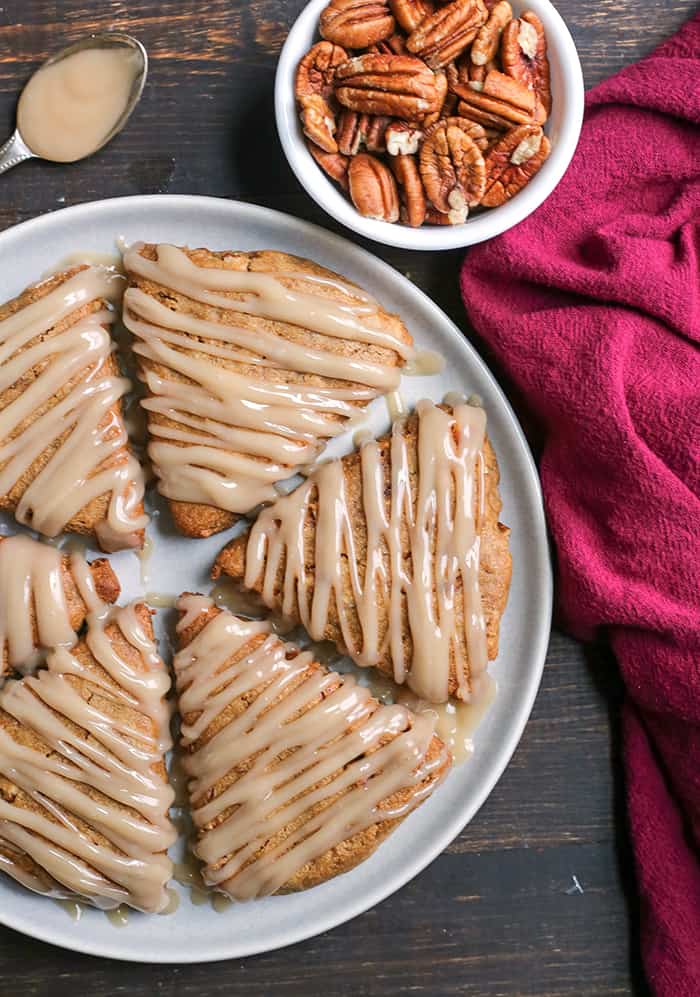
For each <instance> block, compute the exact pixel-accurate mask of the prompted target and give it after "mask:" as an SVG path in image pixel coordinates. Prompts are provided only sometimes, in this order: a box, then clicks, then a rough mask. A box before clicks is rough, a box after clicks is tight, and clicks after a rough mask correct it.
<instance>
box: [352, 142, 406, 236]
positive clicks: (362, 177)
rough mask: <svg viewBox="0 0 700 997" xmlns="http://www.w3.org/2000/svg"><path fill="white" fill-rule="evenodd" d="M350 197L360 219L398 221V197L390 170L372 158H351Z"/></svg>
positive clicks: (361, 154)
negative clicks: (360, 216)
mask: <svg viewBox="0 0 700 997" xmlns="http://www.w3.org/2000/svg"><path fill="white" fill-rule="evenodd" d="M348 180H349V182H350V197H351V198H352V203H353V204H354V205H355V207H356V208H357V210H358V211H359V213H360V214H361V215H362V216H363V218H374V219H376V220H377V221H382V222H395V221H398V217H399V194H398V190H397V188H396V181H395V180H394V177H393V174H392V172H391V170H390V169H389V168H388V167H387V166H385V165H384V163H382V162H381V160H379V159H376V158H375V157H374V156H369V155H367V153H366V152H361V153H360V155H359V156H353V158H352V159H351V160H350V167H349V169H348Z"/></svg>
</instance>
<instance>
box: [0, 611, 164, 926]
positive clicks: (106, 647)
mask: <svg viewBox="0 0 700 997" xmlns="http://www.w3.org/2000/svg"><path fill="white" fill-rule="evenodd" d="M112 625H114V626H115V627H116V628H117V630H118V631H119V632H121V634H122V635H123V637H124V638H125V639H126V641H127V642H128V643H129V644H130V645H131V646H132V647H133V648H135V649H136V650H137V651H138V652H139V654H140V656H141V659H142V663H143V665H144V666H145V667H143V668H142V669H141V670H139V669H138V668H137V667H135V666H134V665H133V664H131V663H130V662H129V661H127V660H126V658H125V657H123V656H122V655H121V654H120V653H119V650H118V647H117V644H116V642H115V640H114V637H113V635H112V633H111V629H110V628H111V627H112ZM85 640H86V645H87V647H88V649H89V650H90V652H91V654H92V655H93V657H94V658H95V660H96V662H97V663H98V665H99V666H101V668H102V669H103V670H104V674H102V673H101V672H100V671H99V670H97V671H95V670H94V669H93V667H90V666H89V665H87V664H85V663H84V662H83V661H82V660H81V658H80V657H79V656H78V655H77V654H76V653H74V652H73V651H71V650H70V649H68V648H65V647H64V648H59V649H57V650H55V651H53V652H52V653H50V654H49V656H48V658H47V667H46V668H45V669H42V670H41V671H39V672H38V673H37V675H36V676H29V677H25V678H24V679H22V680H17V681H10V682H7V683H6V685H5V686H4V688H3V689H2V690H0V711H1V712H0V716H1V715H2V712H4V713H5V714H9V716H11V717H13V718H14V720H15V721H16V722H17V723H18V724H19V725H20V726H21V728H23V729H25V730H26V731H31V732H33V734H34V735H35V736H36V737H37V738H38V739H39V741H40V744H39V745H38V746H36V747H34V746H29V745H24V744H22V743H20V741H19V740H16V739H15V738H14V737H13V736H12V734H11V733H10V732H9V730H8V729H6V728H5V727H4V726H3V725H0V776H1V777H4V778H5V779H6V780H8V781H9V782H10V783H12V784H14V785H16V786H18V787H19V788H20V789H21V790H23V792H24V793H25V794H26V795H27V796H29V797H30V798H31V800H32V801H33V802H34V803H35V804H36V805H37V809H29V808H24V807H21V806H18V805H16V804H13V803H10V802H8V801H7V800H6V799H3V798H2V797H1V796H0V845H4V846H5V847H6V848H7V847H8V846H9V850H10V851H11V852H12V851H14V852H17V851H19V852H24V853H25V854H26V855H28V856H30V857H31V858H32V859H33V860H34V861H35V862H36V863H37V865H39V866H40V867H41V869H42V870H43V872H44V873H45V876H46V878H45V879H44V878H43V877H42V878H39V877H38V876H35V875H34V874H28V873H26V872H25V871H24V870H23V869H22V868H21V865H20V863H19V861H17V862H15V861H13V860H12V859H11V858H10V859H8V858H7V856H3V857H2V859H1V861H0V869H2V870H3V871H5V872H7V873H8V874H9V875H11V876H13V877H14V878H15V879H17V880H18V881H19V882H21V883H23V884H24V885H25V886H28V887H29V888H30V889H33V890H36V891H37V892H39V893H44V894H47V895H49V896H53V897H56V898H64V899H76V898H80V899H84V900H87V901H89V902H91V903H92V904H94V905H95V906H98V907H101V908H103V909H111V908H117V907H119V906H120V905H121V904H124V903H126V904H129V905H130V906H132V907H136V908H138V909H140V910H146V911H159V910H161V909H163V908H164V907H166V906H167V904H168V902H169V899H170V898H169V896H168V894H167V892H166V890H165V885H166V883H167V882H168V880H169V879H170V875H171V871H172V863H171V861H170V859H169V858H168V857H167V855H166V854H165V851H166V849H167V848H168V847H169V846H170V845H171V844H172V843H173V842H174V840H175V838H176V834H175V831H174V828H173V827H172V825H171V823H170V820H169V818H168V808H169V807H170V805H171V804H172V801H173V791H172V789H171V788H170V786H169V785H168V784H167V782H166V781H164V779H163V777H162V775H161V774H159V773H158V772H157V771H156V770H155V767H156V766H157V765H158V764H159V763H160V762H161V761H162V758H163V752H164V751H165V750H167V748H168V747H170V743H171V742H170V735H169V718H170V711H169V708H168V706H167V704H166V703H165V701H164V696H165V694H166V693H167V691H168V688H169V685H170V680H169V678H168V674H167V672H166V669H165V667H164V665H163V662H162V660H161V658H160V657H159V655H158V653H157V651H156V647H155V645H154V643H153V641H151V640H150V638H149V637H148V636H147V635H146V633H145V632H144V629H143V626H142V624H141V622H140V620H139V618H138V614H137V612H136V607H135V606H133V605H132V606H127V607H124V608H114V609H109V610H108V609H106V608H105V607H103V608H102V609H100V610H97V611H95V612H94V613H92V614H91V615H90V617H89V623H88V631H87V635H86V638H85ZM71 677H75V678H77V679H82V680H85V681H86V682H88V683H89V684H90V686H91V692H92V695H91V696H90V698H89V701H88V700H85V699H84V698H83V697H82V696H81V695H80V694H79V693H78V691H77V690H76V689H75V688H74V686H73V684H72V682H71V681H70V678H71ZM98 697H103V698H104V700H105V701H106V702H105V704H104V705H103V704H101V703H100V702H99V698H98ZM124 707H129V708H130V709H131V710H136V711H138V712H139V713H140V714H142V715H143V716H145V717H147V718H148V719H149V720H150V721H151V722H152V724H153V727H154V729H155V735H154V736H152V735H150V734H146V733H144V731H143V730H141V729H139V728H138V727H137V726H135V725H134V724H132V723H130V722H129V721H128V720H125V719H121V718H120V715H119V711H121V710H122V709H123V708H124ZM46 746H48V748H49V749H50V752H49V751H47V748H46ZM91 791H93V795H92V796H91V795H90V792H91ZM98 794H99V795H98ZM123 807H127V808H129V809H128V811H126V812H125V811H124V810H123V809H122V808H123ZM50 817H53V818H54V819H53V820H52V819H50ZM78 821H80V822H82V823H83V824H85V825H87V826H88V827H90V828H92V829H93V830H94V831H95V832H97V833H99V834H100V835H102V836H103V837H104V838H106V839H107V841H108V844H102V843H98V842H97V841H96V840H95V837H94V835H90V834H88V833H87V832H86V831H85V830H84V829H82V828H81V827H80V826H79V823H78Z"/></svg>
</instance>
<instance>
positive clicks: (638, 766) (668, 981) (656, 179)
mask: <svg viewBox="0 0 700 997" xmlns="http://www.w3.org/2000/svg"><path fill="white" fill-rule="evenodd" d="M586 108H587V111H586V118H585V124H584V128H583V133H582V136H581V142H580V145H579V147H578V150H577V152H576V155H575V157H574V160H573V162H572V164H571V167H570V168H569V171H568V173H567V174H566V176H565V177H564V179H563V180H562V181H561V183H560V184H559V186H558V188H557V189H556V191H555V192H554V194H553V195H552V196H551V197H550V198H549V199H548V201H547V202H546V203H545V204H544V205H542V207H540V208H539V210H538V211H536V212H535V213H534V214H533V215H532V216H531V217H530V218H528V219H527V220H526V221H525V222H523V223H522V224H521V225H518V226H517V227H516V228H515V229H513V230H512V231H510V232H508V233H506V234H505V235H503V236H501V237H500V238H498V239H494V240H493V241H491V242H489V243H488V244H485V245H482V246H479V247H476V248H474V249H473V250H471V251H470V252H469V254H468V255H467V258H466V260H465V263H464V267H463V270H462V275H461V284H462V294H463V298H464V303H465V305H466V308H467V312H468V314H469V317H470V319H471V321H472V323H473V325H474V327H475V329H476V330H477V332H478V333H479V335H480V336H481V337H482V338H483V340H484V341H485V342H486V343H488V345H489V347H490V348H491V350H492V352H493V353H494V354H495V355H496V357H497V358H498V360H499V362H500V364H501V366H502V368H503V370H504V371H505V372H506V373H507V375H508V377H509V378H510V379H511V381H512V382H513V384H514V385H515V386H516V387H517V389H518V390H519V393H520V395H521V397H522V399H523V400H524V402H525V407H526V408H528V409H529V411H530V413H531V414H532V416H533V417H534V420H535V422H536V423H537V425H538V428H539V429H541V431H542V435H543V450H542V457H541V464H540V472H541V477H542V487H543V491H544V497H545V505H546V509H547V514H548V518H549V525H550V529H551V532H552V535H553V538H554V543H555V548H556V557H557V574H558V602H559V612H560V615H561V618H562V620H563V621H564V623H565V624H566V625H567V626H568V627H569V628H570V630H571V631H572V632H573V633H574V634H576V635H577V636H578V637H580V638H583V639H587V638H591V637H592V636H593V635H594V634H595V633H596V632H598V631H600V630H601V628H604V629H605V632H606V633H607V635H608V636H609V639H610V641H611V644H612V647H613V649H614V651H615V654H616V656H617V660H618V662H619V664H620V668H621V670H622V674H623V677H624V680H625V685H626V689H627V696H626V701H625V705H624V707H623V730H624V757H625V765H626V774H627V780H626V783H627V796H628V807H629V816H630V826H631V832H632V838H633V845H634V852H635V856H636V865H637V872H638V879H639V890H640V895H641V900H642V912H641V913H642V951H643V954H644V960H645V965H646V971H647V975H648V977H649V980H650V982H651V985H652V987H653V989H654V991H655V993H656V994H657V995H659V997H699V995H700V351H699V349H698V345H699V342H700V270H699V264H700V128H699V127H698V124H699V123H700V15H696V16H695V17H694V18H693V19H692V20H691V21H689V22H688V23H687V24H686V25H685V26H684V27H683V28H682V29H681V31H680V32H679V33H678V34H677V35H675V36H674V37H673V38H671V39H669V40H668V41H667V42H665V43H664V44H663V45H661V46H660V48H658V49H657V50H656V51H655V52H653V53H652V54H651V55H650V56H648V57H647V58H645V59H643V60H642V61H641V62H639V63H637V64H636V65H633V66H629V67H627V68H626V69H624V70H623V71H622V72H620V73H618V74H617V75H616V76H614V77H612V78H611V79H610V80H607V81H606V82H605V83H602V84H601V85H600V86H598V87H596V88H595V89H594V90H593V91H592V92H591V93H590V94H589V95H588V99H587V104H586Z"/></svg>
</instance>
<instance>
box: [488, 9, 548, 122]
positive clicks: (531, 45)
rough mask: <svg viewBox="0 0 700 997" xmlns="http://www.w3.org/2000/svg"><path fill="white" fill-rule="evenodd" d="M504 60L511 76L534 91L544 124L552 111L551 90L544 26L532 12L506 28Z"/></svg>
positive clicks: (540, 117) (537, 117)
mask: <svg viewBox="0 0 700 997" xmlns="http://www.w3.org/2000/svg"><path fill="white" fill-rule="evenodd" d="M501 61H502V62H503V69H504V71H505V72H506V73H507V74H508V75H509V76H512V77H513V79H514V80H518V81H519V82H520V83H523V84H524V85H525V86H527V87H530V89H532V90H534V92H535V94H536V95H537V98H538V106H537V110H536V113H535V119H536V120H537V121H538V122H539V123H540V124H542V123H543V122H544V121H546V120H547V118H548V117H549V113H550V111H551V110H552V90H551V83H550V74H549V59H548V58H547V38H546V36H545V33H544V26H543V24H542V22H541V21H540V19H539V17H538V16H537V15H536V14H533V13H532V11H526V13H524V14H523V15H522V17H521V18H520V19H519V20H516V21H511V22H510V24H508V25H507V26H506V27H505V29H504V31H503V36H502V39H501Z"/></svg>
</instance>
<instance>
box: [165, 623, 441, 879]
mask: <svg viewBox="0 0 700 997" xmlns="http://www.w3.org/2000/svg"><path fill="white" fill-rule="evenodd" d="M221 612H222V610H220V609H218V608H217V607H215V606H212V607H211V608H209V609H207V610H206V611H201V612H200V613H199V614H198V615H197V616H196V618H195V619H194V621H193V622H192V623H191V625H190V626H188V627H187V628H186V629H185V630H182V631H181V632H180V635H179V638H180V639H179V643H180V647H181V648H182V647H187V645H188V644H190V643H191V641H193V640H194V638H195V637H196V636H197V635H198V634H199V633H200V632H201V631H202V630H203V629H204V628H205V627H206V626H207V625H208V624H209V623H210V622H211V620H213V619H214V618H215V617H216V616H218V615H219V614H220V613H221ZM264 640H265V637H264V636H259V637H254V638H253V639H252V640H251V641H249V642H248V643H247V644H246V645H245V646H244V648H242V649H241V650H240V651H238V652H237V653H234V654H232V655H231V656H230V657H229V658H228V659H227V660H226V662H225V663H224V664H223V665H222V666H221V668H219V669H218V670H217V671H216V673H215V674H219V673H220V672H221V671H223V670H224V669H225V668H229V667H230V666H231V665H233V664H235V663H236V662H237V661H240V660H241V659H243V658H244V657H245V656H246V655H248V654H250V653H251V652H252V651H253V650H254V649H255V648H256V647H258V646H259V645H260V644H262V643H263V641H264ZM280 643H281V642H280ZM285 647H286V649H287V654H286V657H287V659H288V660H293V657H294V651H293V650H292V648H293V645H290V644H287V645H285ZM294 650H296V649H294ZM297 653H298V652H297ZM176 664H177V659H176ZM319 670H320V671H321V672H323V673H325V674H329V675H333V676H334V677H335V679H336V681H335V682H334V683H333V684H332V685H330V686H329V687H327V688H326V689H325V690H324V693H323V695H322V696H318V697H317V698H316V699H312V700H309V701H307V702H306V703H305V704H304V706H303V707H302V708H301V709H300V710H299V711H298V713H296V714H295V715H294V716H295V717H297V716H301V715H303V714H304V713H305V712H307V711H308V710H311V709H312V708H313V707H314V706H316V705H317V704H318V703H319V702H321V700H322V699H323V698H326V697H327V696H329V695H331V693H332V691H333V690H334V689H335V688H337V686H338V685H339V684H340V677H339V676H337V675H335V674H334V673H331V672H329V670H328V669H326V668H325V667H324V666H323V665H321V664H319V663H318V662H316V661H312V662H310V663H309V665H308V666H307V667H306V669H305V670H304V671H303V672H302V673H301V674H299V675H298V676H296V677H295V678H294V680H293V681H290V682H288V683H287V684H286V685H285V688H284V693H283V694H282V695H280V696H278V698H277V699H274V700H272V701H271V703H270V704H269V705H267V706H266V707H265V709H264V710H263V711H262V713H261V716H262V715H264V713H266V712H267V710H269V709H272V708H273V707H274V705H275V704H276V703H279V702H280V700H282V699H284V698H285V697H287V696H290V695H292V694H293V692H294V690H295V689H296V688H297V687H298V686H299V685H301V683H302V682H304V680H305V679H306V678H307V677H308V676H309V675H310V674H311V673H315V672H317V671H319ZM228 684H229V683H228V682H224V683H223V684H222V685H221V686H219V687H217V688H216V689H214V690H213V694H219V693H220V692H221V690H222V689H224V688H226V686H227V685H228ZM266 685H267V683H262V684H261V685H260V686H259V687H258V688H256V689H254V690H252V691H250V692H246V693H245V694H244V695H243V696H240V697H238V698H236V699H234V700H233V701H232V702H231V703H230V704H229V705H227V706H226V707H225V708H224V709H223V710H221V712H219V713H218V714H217V715H216V716H215V717H214V719H213V720H212V721H211V723H210V724H209V726H208V727H207V728H206V729H205V730H204V732H203V734H202V735H201V737H200V738H199V739H198V740H197V741H195V742H194V743H192V744H191V745H189V746H188V748H187V749H186V750H187V752H188V754H189V755H190V756H191V757H193V758H194V757H196V754H197V752H198V751H200V750H202V749H204V748H205V746H206V745H207V744H209V743H210V742H211V740H212V738H214V736H215V735H217V734H220V733H221V732H222V731H224V730H225V729H226V728H227V727H228V726H229V724H230V723H231V721H232V720H234V719H235V718H237V717H239V716H240V715H241V714H242V713H244V712H245V711H246V710H247V709H248V708H249V707H250V706H251V704H253V703H255V701H256V699H257V698H258V696H260V695H261V694H262V693H263V692H264V690H265V688H266ZM185 688H186V687H185ZM185 688H178V694H179V695H182V693H183V692H184V691H185ZM370 703H371V706H370V711H369V714H366V715H365V716H364V717H363V718H362V719H361V720H360V721H358V723H357V724H356V725H355V726H361V725H362V723H363V722H366V720H367V718H368V715H372V714H374V712H375V711H376V710H377V709H382V707H381V706H380V704H379V702H377V700H375V699H371V700H370ZM198 716H199V714H192V713H190V714H187V713H185V714H183V722H184V723H185V724H192V723H194V722H196V720H197V717H198ZM409 716H410V721H411V722H412V720H413V716H412V715H411V714H410V713H409ZM347 729H348V732H349V731H350V730H351V729H353V728H352V727H351V726H348V728H347ZM391 740H393V737H392V735H391V734H388V735H385V736H384V737H383V738H382V740H381V742H380V744H379V745H378V747H379V746H381V745H384V744H386V743H388V742H390V741H391ZM283 757H287V755H279V756H278V760H281V758H283ZM441 759H442V761H441V763H440V764H439V765H436V767H435V769H434V770H433V771H431V772H430V773H429V775H428V776H427V777H426V778H424V779H423V780H422V781H420V782H418V783H417V784H416V785H414V786H411V787H407V788H404V789H401V790H399V791H398V792H396V793H394V794H393V795H392V796H390V797H389V798H387V799H385V800H383V801H382V802H381V803H380V804H379V809H382V810H389V809H392V808H396V807H400V806H401V805H402V804H406V803H409V802H410V801H411V799H412V798H413V797H420V802H418V803H417V804H416V805H417V806H420V803H421V802H423V801H424V800H425V799H426V798H427V797H428V796H429V795H430V793H431V791H432V789H433V788H435V787H436V786H437V785H438V783H439V782H440V781H442V779H443V778H444V777H445V775H446V773H447V772H448V770H449V768H450V766H451V763H452V759H451V756H450V754H449V751H448V750H447V749H446V747H445V745H444V744H443V742H442V741H441V740H440V738H439V737H437V735H433V736H432V739H431V741H430V743H429V746H428V749H427V752H426V756H425V760H426V761H427V762H428V763H437V762H438V761H439V760H441ZM251 761H252V759H251V758H247V759H246V760H245V761H244V762H243V763H242V764H241V765H240V766H239V767H238V768H237V769H232V770H230V771H229V772H228V773H227V774H226V776H225V777H224V778H222V779H220V780H219V781H218V782H216V783H215V784H214V785H213V786H212V788H211V790H210V791H209V792H207V793H206V794H204V795H203V796H202V797H201V798H191V799H190V805H191V809H192V810H193V812H195V822H196V810H197V809H198V808H199V807H201V806H202V805H204V804H207V803H209V802H210V801H212V800H215V799H216V798H217V797H219V796H220V795H221V794H222V793H223V792H224V791H225V790H226V789H227V788H229V787H230V786H231V785H233V784H234V783H235V782H236V781H237V779H238V778H239V776H240V775H242V774H243V773H244V772H245V771H247V768H248V766H249V764H250V763H251ZM335 775H337V773H334V774H333V775H331V776H329V777H328V778H327V779H324V780H323V781H322V782H320V783H318V784H316V785H315V786H312V787H310V788H309V790H308V792H312V791H313V790H314V789H316V788H318V786H323V785H326V784H327V783H330V782H331V781H332V780H333V779H334V778H335ZM352 788H353V787H349V788H348V792H349V791H350V789H352ZM304 795H307V794H306V793H305V794H304ZM342 796H343V793H342V792H340V793H336V794H335V795H333V796H329V797H327V798H326V799H324V800H322V801H321V802H319V803H317V804H315V805H314V806H312V807H309V808H308V809H306V810H305V811H304V812H303V813H302V814H301V815H299V816H298V817H297V819H296V820H294V821H293V822H290V823H288V824H287V825H286V826H285V827H284V828H283V829H282V830H281V831H280V832H279V833H278V834H277V835H276V836H273V837H270V838H268V839H267V840H266V842H265V844H264V846H263V847H262V848H261V849H259V850H258V851H257V852H256V853H255V855H254V856H252V858H251V859H250V861H251V862H252V861H254V860H255V859H257V858H259V856H261V855H264V854H266V853H268V852H270V851H272V850H273V849H274V848H276V847H277V846H279V845H280V844H281V842H283V841H284V840H285V839H286V838H287V837H288V836H289V834H291V833H292V832H293V831H295V830H296V829H297V828H299V827H301V826H303V824H304V823H306V822H307V821H308V820H310V819H311V818H312V817H314V816H316V815H317V814H318V813H321V812H323V810H324V809H325V808H326V807H327V806H330V805H331V804H332V803H334V802H335V801H336V800H337V799H339V798H340V797H342ZM302 798H303V797H302ZM414 809H415V807H414ZM231 813H235V811H232V810H231V809H230V808H229V809H228V810H224V811H223V812H222V814H221V815H220V817H219V818H218V819H216V820H214V821H212V822H211V823H209V824H205V825H204V826H203V827H201V828H199V830H198V840H199V841H201V840H203V839H205V838H206V836H207V833H208V831H210V830H212V829H213V828H214V827H218V826H219V825H220V823H221V822H222V821H224V820H226V819H227V818H228V817H229V816H230V815H231ZM404 819H405V816H402V817H398V818H395V819H389V820H384V821H378V822H375V823H374V824H371V825H370V826H369V827H367V828H365V830H363V831H361V832H359V833H358V834H355V835H353V836H352V837H349V838H346V839H345V840H343V841H341V842H340V843H339V844H337V845H336V846H334V847H333V848H330V849H328V850H327V851H326V852H325V853H324V854H322V855H320V856H319V857H318V858H316V859H315V860H313V861H311V862H307V863H306V864H305V865H304V866H303V867H302V868H301V869H299V870H298V871H297V872H295V874H294V875H293V876H292V877H291V878H290V879H289V880H288V881H287V882H286V883H285V884H284V885H283V887H282V888H281V889H280V890H279V891H277V892H284V893H288V892H295V891H299V890H307V889H310V888H311V887H313V886H317V885H318V884H319V883H323V882H326V880H328V879H332V878H333V877H334V876H337V875H340V874H341V873H344V872H348V871H349V870H350V869H353V868H354V867H355V866H357V865H359V864H360V863H361V862H363V861H364V860H365V859H366V858H369V856H370V855H371V854H372V852H374V850H375V849H376V848H377V846H378V845H379V844H381V842H382V841H383V840H384V839H385V838H386V837H388V835H390V834H391V832H392V831H393V830H394V829H395V828H396V827H397V826H398V825H399V824H400V823H401V821H402V820H404ZM234 820H235V817H234ZM231 857H232V856H231V855H227V856H225V857H224V858H223V859H222V860H221V861H220V862H219V863H217V865H216V867H215V868H219V867H220V866H223V865H225V864H226V862H227V861H228V860H229V859H230V858H231ZM247 864H248V863H246V865H247ZM243 868H245V865H244V867H243ZM205 874H206V870H205ZM218 888H219V889H222V890H224V892H226V890H225V884H222V885H220V886H219V887H218Z"/></svg>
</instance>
